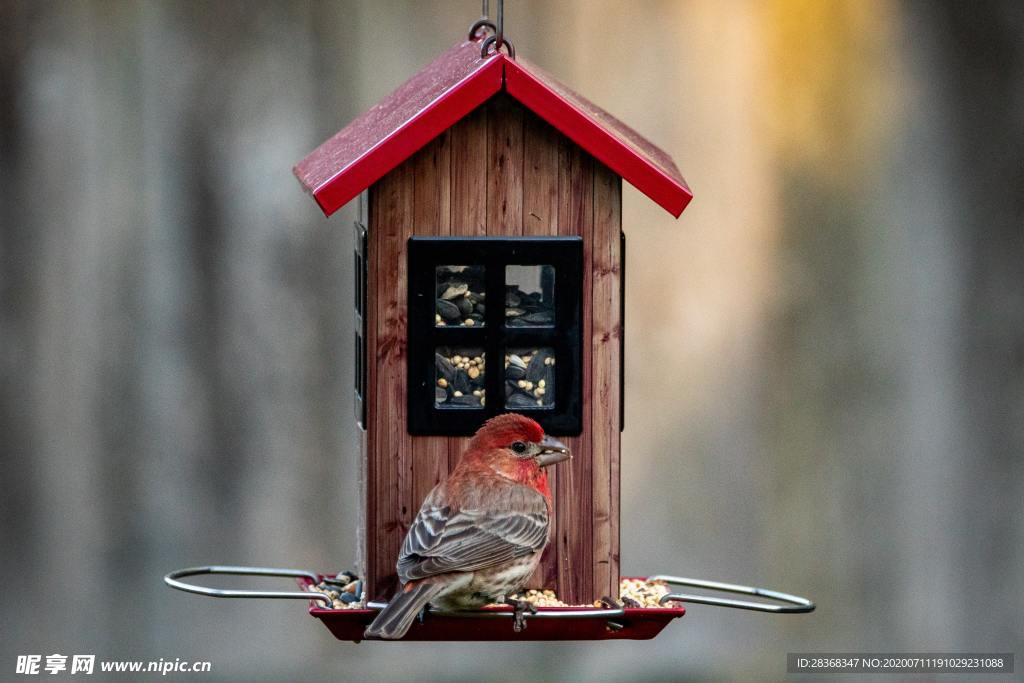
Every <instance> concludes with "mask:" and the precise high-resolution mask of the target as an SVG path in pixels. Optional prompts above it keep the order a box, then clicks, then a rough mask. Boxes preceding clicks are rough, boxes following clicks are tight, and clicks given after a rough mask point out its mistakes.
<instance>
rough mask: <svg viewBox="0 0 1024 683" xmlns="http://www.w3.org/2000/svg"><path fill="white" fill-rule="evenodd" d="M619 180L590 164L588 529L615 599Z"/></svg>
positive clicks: (599, 587)
mask: <svg viewBox="0 0 1024 683" xmlns="http://www.w3.org/2000/svg"><path fill="white" fill-rule="evenodd" d="M621 183H622V181H621V179H620V178H619V176H617V175H615V174H614V173H613V172H612V171H610V170H609V169H608V168H606V167H605V166H602V165H601V164H595V166H594V233H593V252H592V253H593V271H592V277H591V278H590V282H591V287H592V289H593V291H592V294H591V297H590V299H591V302H592V311H593V314H592V316H591V326H592V331H591V335H590V350H589V351H590V358H591V367H592V371H591V377H592V384H591V394H590V397H591V402H590V410H591V415H592V416H593V419H592V422H591V426H592V431H591V437H592V439H593V442H592V443H593V446H592V450H591V452H592V453H593V458H592V463H593V465H592V467H593V469H592V479H591V482H592V488H591V493H592V500H593V510H592V515H593V516H592V527H593V544H594V546H593V551H592V552H593V558H594V566H593V571H594V590H596V591H597V592H598V593H599V594H602V595H615V594H616V593H615V590H616V587H617V586H618V583H619V559H618V554H619V551H618V538H619V504H618V495H617V494H618V475H619V468H618V460H619V419H618V418H619V401H620V399H621V394H620V392H619V381H620V376H619V364H620V361H621V359H620V356H619V348H620V345H621V340H622V321H621V320H620V319H619V318H620V315H621V308H620V306H619V301H620V294H621V290H620V289H619V285H620V282H621V276H622V268H621V265H622V264H621V253H620V251H621V250H620V242H619V234H620V232H621V230H622V210H621V196H622V195H621V187H622V186H621Z"/></svg>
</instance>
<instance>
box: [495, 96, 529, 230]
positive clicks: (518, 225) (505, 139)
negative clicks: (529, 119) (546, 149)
mask: <svg viewBox="0 0 1024 683" xmlns="http://www.w3.org/2000/svg"><path fill="white" fill-rule="evenodd" d="M487 110H488V111H487V234H488V235H490V236H492V237H493V236H499V235H522V234H523V107H522V106H521V105H520V104H518V103H516V102H515V101H514V100H513V99H512V98H510V97H509V96H507V95H496V96H494V97H492V98H491V99H490V100H489V101H488V102H487Z"/></svg>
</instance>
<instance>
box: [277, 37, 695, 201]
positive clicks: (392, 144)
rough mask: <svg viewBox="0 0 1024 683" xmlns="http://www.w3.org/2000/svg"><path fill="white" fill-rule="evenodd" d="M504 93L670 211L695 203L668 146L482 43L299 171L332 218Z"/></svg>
mask: <svg viewBox="0 0 1024 683" xmlns="http://www.w3.org/2000/svg"><path fill="white" fill-rule="evenodd" d="M503 89H504V90H505V91H506V92H507V93H508V94H509V95H510V96H512V97H513V98H514V99H516V100H518V101H519V102H520V103H521V104H522V105H523V106H525V107H526V108H528V109H530V110H531V111H533V112H534V113H535V114H537V115H538V116H539V117H541V118H542V119H544V120H545V121H547V122H548V123H549V124H550V125H552V126H553V127H554V128H556V129H557V130H558V131H559V132H560V133H562V134H563V135H565V136H566V137H568V138H569V139H571V140H572V141H573V142H575V143H576V144H578V145H579V146H580V147H582V148H583V149H584V150H586V151H587V152H588V153H589V154H591V155H592V156H593V157H594V158H596V159H597V160H598V161H600V162H601V163H603V164H604V165H605V166H607V167H608V168H610V169H611V170H612V171H614V172H615V173H617V174H618V175H620V176H622V177H623V178H624V179H625V180H626V181H627V182H629V183H630V184H632V185H633V186H635V187H636V188H637V189H638V190H640V191H641V192H643V193H644V194H645V195H647V196H648V197H650V198H651V199H652V200H654V201H655V202H656V203H657V204H659V205H660V206H661V207H663V208H664V209H665V210H667V211H668V212H669V213H671V214H672V215H674V216H676V217H678V216H679V214H681V213H682V211H683V209H684V208H686V205H687V204H688V203H689V202H690V199H691V198H692V196H693V194H692V193H691V192H690V188H689V187H688V186H687V184H686V181H685V180H684V179H683V176H682V175H681V174H680V173H679V169H678V168H676V165H675V163H674V162H673V161H672V159H671V157H669V155H668V154H666V153H665V152H664V151H663V150H661V149H659V148H658V147H656V146H655V145H654V144H652V143H651V142H649V141H648V140H647V139H646V138H644V137H643V136H642V135H640V134H639V133H637V132H636V131H635V130H633V129H632V128H630V127H629V126H627V125H626V124H624V123H622V122H621V121H619V120H618V119H617V118H615V117H614V116H612V115H611V114H609V113H608V112H606V111H605V110H604V109H602V108H600V107H598V106H597V105H596V104H594V103H592V102H591V101H590V100H588V99H586V98H585V97H583V96H582V95H579V94H577V93H576V92H574V91H573V90H571V89H570V88H568V87H567V86H565V85H564V84H562V83H561V82H559V81H558V80H557V79H555V78H554V77H553V76H551V75H550V74H548V73H547V72H545V71H544V70H543V69H541V68H540V67H538V66H536V65H534V64H532V63H531V62H529V61H527V60H525V59H522V58H520V59H518V60H512V59H510V58H508V57H507V56H506V55H504V54H503V53H496V54H492V55H490V56H488V57H486V58H482V57H481V56H480V42H479V41H464V42H462V43H459V44H457V45H455V46H453V47H452V48H450V49H449V50H447V51H446V52H444V53H442V54H441V55H439V56H438V57H437V59H435V60H434V61H433V62H431V63H430V64H429V65H428V66H427V67H425V68H424V69H423V70H421V71H419V72H418V73H416V74H415V75H414V76H413V77H412V78H410V79H409V80H408V81H406V82H405V83H403V84H402V85H401V86H399V87H398V88H397V89H396V90H394V91H393V92H392V93H391V94H390V95H388V96H387V97H385V98H384V99H383V100H381V101H380V102H379V103H378V104H376V105H374V106H373V107H371V108H370V109H369V110H368V111H366V112H365V113H363V114H362V115H361V116H359V117H358V118H356V119H355V120H354V121H352V123H350V124H349V125H347V126H345V128H343V129H342V130H340V131H338V133H336V134H335V135H334V136H332V137H331V138H330V139H329V140H327V141H326V142H324V143H323V144H322V145H320V146H319V147H317V148H316V149H315V150H314V151H313V152H312V153H311V154H309V156H307V157H306V158H305V159H303V160H302V161H300V162H299V163H298V164H297V165H296V166H295V169H294V172H295V175H296V177H297V178H298V179H299V182H300V183H302V186H303V187H304V188H305V189H306V190H307V191H308V192H310V193H311V194H312V195H313V197H314V199H316V202H317V204H319V205H320V208H321V209H323V211H324V213H325V214H327V215H328V216H329V215H331V214H332V213H334V212H335V211H337V210H338V209H339V208H341V207H342V206H344V205H345V204H346V203H347V202H348V201H349V200H351V199H353V198H354V197H355V196H356V195H358V194H359V193H360V192H362V191H363V190H365V189H366V188H367V187H369V186H370V185H372V184H373V183H375V182H376V181H377V180H379V179H380V178H382V177H383V176H384V175H386V174H387V173H388V172H390V171H391V170H392V169H394V168H395V167H396V166H398V165H399V164H401V163H402V162H403V161H405V160H406V159H408V158H409V157H410V156H412V155H413V154H415V153H416V152H417V151H418V150H419V149H420V148H422V147H423V146H424V145H426V144H427V143H428V142H430V141H431V140H433V139H434V138H435V137H437V136H438V135H440V134H441V133H443V132H444V131H445V130H447V129H448V128H450V127H451V126H453V125H454V124H455V123H456V122H457V121H458V120H459V119H461V118H462V117H463V116H465V115H466V114H468V113H469V112H471V111H472V110H473V109H475V108H476V107H478V106H480V105H481V104H483V103H484V102H486V101H487V100H488V99H489V98H490V97H491V96H492V95H494V94H496V93H497V92H499V91H501V90H503Z"/></svg>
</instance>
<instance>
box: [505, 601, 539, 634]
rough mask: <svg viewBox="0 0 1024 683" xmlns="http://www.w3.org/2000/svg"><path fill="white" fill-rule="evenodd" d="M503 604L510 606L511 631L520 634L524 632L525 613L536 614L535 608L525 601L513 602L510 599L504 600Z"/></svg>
mask: <svg viewBox="0 0 1024 683" xmlns="http://www.w3.org/2000/svg"><path fill="white" fill-rule="evenodd" d="M505 604H508V605H511V606H512V630H513V631H515V632H516V633H522V632H523V631H525V630H526V613H527V612H529V613H530V614H536V613H537V608H536V606H534V605H533V604H532V603H529V602H527V601H526V600H515V599H512V598H509V599H507V600H505Z"/></svg>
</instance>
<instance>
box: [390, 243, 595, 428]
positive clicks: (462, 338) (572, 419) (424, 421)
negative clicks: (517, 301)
mask: <svg viewBox="0 0 1024 683" xmlns="http://www.w3.org/2000/svg"><path fill="white" fill-rule="evenodd" d="M407 247H408V267H409V277H408V281H409V292H408V320H407V327H408V348H407V361H408V389H407V392H406V393H407V398H408V431H409V433H410V434H412V435H415V436H467V435H471V434H473V433H474V432H476V430H477V429H478V428H479V427H480V425H482V424H483V423H484V421H485V420H487V419H488V418H491V417H494V416H495V415H499V414H502V413H508V412H517V413H521V414H523V415H527V416H529V417H531V418H533V419H535V420H537V422H539V423H540V425H541V426H542V427H543V428H544V431H545V432H547V433H548V434H553V435H557V436H578V435H579V434H580V432H581V431H582V428H583V419H582V417H583V416H582V412H583V396H582V394H583V386H582V379H583V357H582V346H583V344H582V342H583V339H582V314H583V287H582V285H583V239H582V238H581V237H578V236H566V237H421V236H415V237H410V238H409V241H408V244H407ZM446 265H481V266H483V267H484V269H485V271H484V288H485V291H486V296H487V299H486V300H487V302H488V304H489V305H488V306H487V307H486V315H485V316H484V325H482V326H477V327H464V326H456V325H450V326H444V327H439V326H436V325H435V318H434V315H435V312H436V309H435V286H436V268H437V267H438V266H446ZM513 265H524V266H542V265H550V266H553V267H554V269H555V288H554V298H555V302H554V303H555V320H554V323H553V324H552V325H551V326H544V327H541V326H538V327H508V326H506V325H505V306H504V302H505V266H513ZM495 299H497V302H498V304H499V305H490V302H492V301H494V300H495ZM442 346H447V347H452V346H455V347H458V346H461V347H475V348H483V349H484V352H485V353H486V360H487V369H486V370H485V373H484V387H485V389H486V390H487V394H486V395H487V399H488V400H487V401H486V402H485V405H484V406H483V407H481V408H438V407H437V406H436V405H435V403H434V386H435V383H436V381H437V378H436V370H435V360H434V352H435V349H436V348H438V347H442ZM540 347H550V348H552V349H554V352H555V358H556V360H557V362H556V363H555V366H554V368H555V378H554V384H555V386H554V391H555V401H554V406H553V407H552V408H540V407H538V408H537V409H519V408H517V409H514V410H509V409H506V408H505V381H506V380H505V368H504V358H505V353H507V352H508V349H517V348H540Z"/></svg>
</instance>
